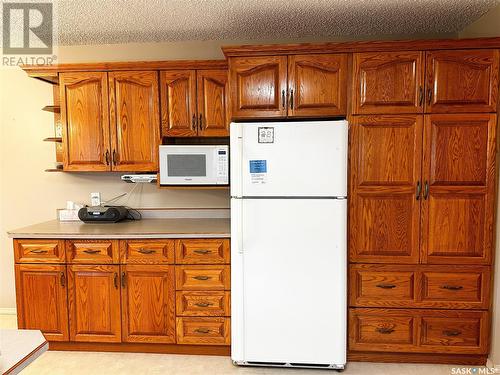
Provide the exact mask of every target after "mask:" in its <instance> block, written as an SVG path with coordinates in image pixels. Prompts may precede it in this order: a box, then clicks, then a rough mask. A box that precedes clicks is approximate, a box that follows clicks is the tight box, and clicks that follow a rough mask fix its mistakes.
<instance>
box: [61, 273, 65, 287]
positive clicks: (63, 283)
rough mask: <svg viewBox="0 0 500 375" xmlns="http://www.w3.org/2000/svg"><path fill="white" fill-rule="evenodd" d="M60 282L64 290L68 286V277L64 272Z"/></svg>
mask: <svg viewBox="0 0 500 375" xmlns="http://www.w3.org/2000/svg"><path fill="white" fill-rule="evenodd" d="M60 281H61V286H62V287H63V288H64V287H65V286H66V275H64V272H61V276H60Z"/></svg>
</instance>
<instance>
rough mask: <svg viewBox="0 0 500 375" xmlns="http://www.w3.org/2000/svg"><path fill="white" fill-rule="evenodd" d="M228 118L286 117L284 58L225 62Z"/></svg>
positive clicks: (285, 64)
mask: <svg viewBox="0 0 500 375" xmlns="http://www.w3.org/2000/svg"><path fill="white" fill-rule="evenodd" d="M229 87H230V95H231V100H230V103H231V116H232V118H256V117H257V118H258V117H263V118H266V117H267V118H271V117H286V113H287V99H286V98H287V57H286V56H257V57H235V58H230V59H229Z"/></svg>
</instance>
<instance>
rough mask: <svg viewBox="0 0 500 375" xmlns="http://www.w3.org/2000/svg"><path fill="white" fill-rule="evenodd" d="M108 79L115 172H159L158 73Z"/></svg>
mask: <svg viewBox="0 0 500 375" xmlns="http://www.w3.org/2000/svg"><path fill="white" fill-rule="evenodd" d="M108 75H109V91H110V95H109V103H110V105H109V107H110V119H111V120H110V122H111V145H112V153H111V161H112V164H113V170H114V171H145V172H152V171H157V170H158V146H159V145H160V108H159V92H158V72H154V71H119V72H110V73H109V74H108Z"/></svg>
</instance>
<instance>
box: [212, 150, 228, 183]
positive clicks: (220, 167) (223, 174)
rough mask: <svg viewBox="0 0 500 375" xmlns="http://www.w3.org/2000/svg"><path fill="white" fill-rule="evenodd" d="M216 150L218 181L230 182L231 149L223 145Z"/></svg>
mask: <svg viewBox="0 0 500 375" xmlns="http://www.w3.org/2000/svg"><path fill="white" fill-rule="evenodd" d="M215 152H216V163H217V183H218V184H228V183H229V175H228V172H229V168H228V165H229V163H228V160H229V159H228V158H229V155H228V154H229V149H228V147H221V148H218V149H216V150H215Z"/></svg>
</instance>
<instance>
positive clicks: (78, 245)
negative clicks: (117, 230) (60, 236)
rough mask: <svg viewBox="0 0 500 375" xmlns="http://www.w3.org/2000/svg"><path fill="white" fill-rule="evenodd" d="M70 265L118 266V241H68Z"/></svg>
mask: <svg viewBox="0 0 500 375" xmlns="http://www.w3.org/2000/svg"><path fill="white" fill-rule="evenodd" d="M66 254H67V255H66V256H67V261H68V263H81V264H112V263H115V264H118V263H120V257H119V254H118V241H101V240H68V241H66Z"/></svg>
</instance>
